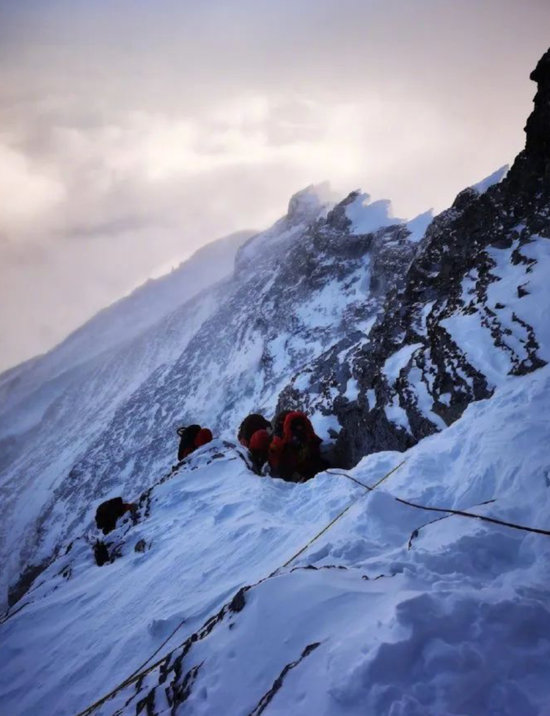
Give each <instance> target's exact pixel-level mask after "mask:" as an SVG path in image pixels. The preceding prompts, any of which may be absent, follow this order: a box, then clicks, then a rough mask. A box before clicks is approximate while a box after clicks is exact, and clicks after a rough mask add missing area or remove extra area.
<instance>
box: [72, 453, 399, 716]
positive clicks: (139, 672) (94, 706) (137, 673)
mask: <svg viewBox="0 0 550 716" xmlns="http://www.w3.org/2000/svg"><path fill="white" fill-rule="evenodd" d="M405 462H407V461H406V460H403V462H401V463H399V465H397V466H396V467H394V468H393V469H392V470H390V471H389V472H388V473H387V474H386V475H384V477H381V478H380V480H378V482H376V483H375V484H374V485H373V486H372V487H370V486H369V485H365V483H363V482H360V481H359V480H356V479H355V478H353V477H351V475H347V474H346V473H343V472H342V473H333V474H340V475H344V477H348V478H349V479H350V480H353V481H354V482H356V483H357V484H359V485H361V486H362V487H364V488H366V489H367V490H368V491H369V492H371V491H372V490H374V489H376V488H377V487H378V486H379V485H381V484H382V483H383V482H384V480H387V479H388V477H390V476H391V475H393V473H394V472H397V470H399V468H400V467H401V466H402V465H404V464H405ZM327 472H328V473H329V474H331V473H330V470H327ZM361 497H363V495H359V497H357V498H356V499H355V500H353V502H352V503H350V504H349V505H348V506H347V507H346V508H344V509H343V510H342V512H340V514H338V515H336V517H335V518H334V519H333V520H331V521H330V522H329V523H328V525H326V527H323V529H322V530H321V531H320V532H319V533H318V534H316V535H315V537H312V538H311V539H310V540H309V542H308V543H307V544H306V545H305V547H302V549H301V550H300V551H299V552H296V554H295V555H294V556H293V557H291V558H290V559H289V560H288V561H287V562H285V563H284V564H283V565H282V567H279V568H278V569H276V570H275V572H273V574H275V573H276V572H278V571H279V569H284V568H285V567H288V565H289V564H290V563H291V562H293V561H294V560H295V559H296V557H298V556H299V555H301V554H302V552H305V551H306V549H308V547H310V546H311V545H312V544H313V543H314V542H316V541H317V540H318V539H319V537H321V536H322V535H324V534H325V532H328V530H329V529H330V528H331V527H332V526H333V525H334V524H335V523H336V522H338V520H339V519H341V518H342V517H343V516H344V515H345V514H346V512H347V511H348V510H349V509H351V508H352V507H353V505H355V503H356V502H358V500H360V499H361ZM181 626H183V622H182V623H181V624H180V625H179V626H178V627H176V629H175V630H174V631H173V632H172V634H170V636H169V637H168V639H167V640H166V641H165V642H164V644H166V642H167V641H169V640H170V639H171V638H172V637H173V636H174V634H175V633H176V631H178V629H179V628H180V627H181ZM184 643H185V642H184ZM162 646H163V644H161V646H160V647H158V649H157V650H156V651H155V652H154V653H153V654H152V656H150V657H149V658H148V659H147V661H146V662H144V664H143V665H142V666H141V667H139V668H138V670H137V671H135V672H134V673H133V674H132V675H131V676H129V677H128V678H127V679H125V680H124V681H123V682H122V683H121V684H119V685H118V686H117V687H115V688H114V689H113V690H112V691H110V692H109V693H108V694H105V696H102V697H101V698H100V699H98V701H96V702H94V703H93V704H92V705H91V706H88V708H86V709H84V711H80V712H79V713H78V714H76V716H89V715H90V714H91V713H93V712H94V711H95V710H96V709H97V708H99V707H100V706H102V705H103V704H104V703H105V702H106V701H109V699H111V698H112V697H113V696H115V695H116V694H118V692H119V691H122V689H125V688H126V687H127V686H130V685H131V684H134V683H135V682H136V681H138V680H139V679H140V678H141V677H142V676H146V675H147V674H149V673H150V672H151V671H153V670H154V669H156V668H157V667H158V666H160V665H161V664H162V663H164V662H165V661H166V660H167V659H169V658H170V656H171V655H172V654H173V653H174V652H175V651H176V650H177V649H179V648H180V647H181V646H182V644H179V645H178V646H176V647H174V649H172V650H171V651H169V652H168V654H166V656H163V657H162V659H159V660H158V661H155V663H154V664H151V666H148V667H147V669H143V666H144V665H145V664H147V663H148V662H149V661H151V659H152V658H153V656H155V654H157V653H158V652H159V650H160V649H161V648H162ZM142 669H143V670H142Z"/></svg>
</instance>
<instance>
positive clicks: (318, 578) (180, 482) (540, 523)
mask: <svg viewBox="0 0 550 716" xmlns="http://www.w3.org/2000/svg"><path fill="white" fill-rule="evenodd" d="M549 405H550V368H549V367H546V368H543V369H541V370H539V371H536V372H535V373H533V374H531V375H528V376H523V377H509V378H507V379H506V380H505V381H504V382H503V383H502V385H500V387H499V388H497V390H496V392H495V394H494V396H493V397H492V398H491V399H489V400H485V401H480V402H478V403H475V404H472V405H471V406H470V407H469V408H468V409H467V410H466V411H465V413H464V415H463V416H462V418H460V419H459V420H458V421H456V422H455V423H454V424H453V426H452V427H450V428H448V429H447V430H445V431H444V432H442V433H439V434H436V435H433V436H431V437H429V438H426V439H425V440H423V441H422V442H421V443H420V444H418V445H417V446H415V447H413V448H412V449H410V450H409V451H408V452H406V453H405V454H404V455H403V454H401V453H395V452H383V453H377V454H374V455H371V456H369V457H367V458H365V459H364V460H363V461H362V462H361V463H360V464H359V465H358V466H357V467H356V468H355V469H354V470H352V471H351V472H349V473H348V474H349V475H351V476H352V477H354V478H355V479H356V480H359V481H360V482H363V483H364V484H367V485H374V484H376V482H377V481H378V480H379V479H380V478H381V477H383V476H385V475H387V474H388V472H389V471H390V470H391V469H393V468H395V467H397V466H398V465H400V464H401V463H402V461H403V460H406V462H405V463H404V464H402V465H401V467H400V468H398V469H397V471H396V472H394V473H393V474H392V475H390V476H389V477H388V479H387V480H385V481H384V482H383V483H382V484H381V485H380V486H379V487H378V488H376V489H375V491H374V492H371V493H368V494H367V492H366V491H365V490H364V488H363V487H361V485H359V484H357V482H353V481H351V480H348V479H346V477H345V476H344V475H341V474H331V473H330V472H329V473H326V474H322V475H320V476H318V477H317V478H316V479H315V480H313V481H310V482H308V483H306V484H304V485H295V484H289V483H285V482H282V481H280V480H274V479H269V478H259V477H257V476H256V475H254V474H253V473H252V472H250V471H249V470H248V468H247V465H246V456H245V455H244V454H243V453H242V452H241V450H240V449H238V448H236V447H232V446H230V445H229V444H227V443H224V442H222V441H216V442H215V443H213V444H211V445H209V446H206V447H205V448H202V449H201V450H199V451H197V452H196V453H195V454H194V455H193V456H191V458H190V459H189V460H188V462H187V463H184V464H183V465H182V466H181V467H180V469H179V470H178V471H176V472H173V473H172V474H169V475H167V476H166V478H165V479H164V480H163V481H161V482H159V484H158V485H157V486H155V487H154V488H153V489H151V490H149V491H148V492H147V493H146V494H144V495H143V497H142V500H141V502H140V510H139V521H138V522H137V524H135V525H132V523H131V521H130V520H129V519H128V518H126V519H125V520H124V521H123V522H122V523H121V524H120V526H119V528H118V529H117V530H116V531H115V532H114V533H111V534H110V535H109V536H108V537H107V538H106V541H107V542H109V543H110V548H111V550H112V551H113V552H116V553H118V554H119V557H118V558H117V559H116V560H115V561H114V563H112V564H108V565H105V566H103V567H97V566H96V565H95V562H94V559H93V556H92V544H91V542H92V539H93V534H92V533H89V534H87V535H86V534H84V535H82V536H80V537H78V538H77V539H76V540H75V541H74V542H73V543H72V545H71V546H70V548H68V546H67V545H66V547H67V549H64V550H63V552H61V553H60V556H59V557H58V558H57V560H56V561H55V562H54V563H53V564H51V565H50V567H49V568H48V569H47V570H46V571H45V572H44V573H43V574H42V575H41V576H40V577H39V578H38V580H37V581H36V583H35V585H34V587H33V588H32V590H31V591H29V592H28V593H27V594H26V595H25V596H24V597H23V599H22V600H21V602H20V603H19V604H18V605H16V607H14V608H13V610H12V611H11V612H10V613H9V614H8V618H7V619H6V620H5V621H4V623H3V624H2V625H1V626H0V632H1V633H0V637H1V638H0V666H1V668H0V693H1V695H2V703H3V706H4V708H5V709H6V712H7V713H10V715H13V716H50V715H51V714H54V713H55V714H56V716H74V714H76V713H77V712H79V711H80V710H82V709H85V708H86V707H87V706H89V705H90V704H91V703H93V702H94V701H96V699H98V698H100V697H101V696H103V695H104V694H107V693H108V692H110V691H111V689H113V688H115V687H116V686H117V685H118V684H120V683H122V682H123V681H124V680H125V679H126V678H127V677H128V676H130V675H131V674H132V673H133V672H134V671H135V670H137V669H139V667H140V666H141V665H142V664H143V663H144V662H146V660H149V661H147V666H152V665H153V664H154V663H155V662H156V661H157V660H159V659H160V660H162V663H161V664H160V665H159V666H157V667H156V668H153V669H152V670H151V671H150V672H149V673H147V674H146V675H144V676H143V678H136V679H135V680H134V681H133V682H132V683H131V684H130V685H128V686H127V687H126V688H124V689H122V690H121V691H120V692H117V694H116V695H115V697H114V698H113V699H110V700H108V701H107V702H106V703H104V704H103V705H102V706H100V707H99V708H98V709H96V710H95V711H94V713H95V714H97V715H98V716H112V714H114V713H117V714H121V715H122V714H127V715H128V716H130V715H131V714H135V713H142V712H144V710H146V712H147V714H149V715H150V716H157V715H158V716H161V714H167V713H171V714H173V715H174V716H185V715H186V714H194V715H198V714H204V715H205V716H206V715H210V714H221V713H224V714H229V715H230V716H233V715H236V714H260V713H262V712H263V710H264V708H265V709H266V713H280V714H290V713H292V714H293V715H296V716H300V715H301V714H303V716H310V714H312V713H315V714H331V716H340V715H341V716H344V715H346V716H349V715H352V716H354V715H357V716H363V715H364V714H365V713H373V714H381V715H385V714H388V715H390V714H391V715H392V716H393V715H394V714H403V715H405V714H406V715H407V716H413V715H415V716H451V715H452V716H469V714H473V713H476V714H495V715H496V714H498V716H518V714H521V716H546V714H547V713H548V707H549V705H550V687H549V684H550V666H549V664H550V609H549V607H548V604H549V590H548V583H549V578H550V568H549V565H550V559H549V558H550V538H549V537H548V536H545V535H539V534H533V533H529V532H523V531H519V530H513V529H509V528H505V527H503V526H499V525H495V524H488V523H484V522H480V521H479V520H475V519H467V518H464V517H459V516H446V515H445V514H440V513H435V514H434V513H432V512H425V511H423V510H419V509H415V508H412V507H410V506H408V505H405V504H403V503H399V502H397V501H396V500H395V499H394V498H395V497H396V496H398V497H401V498H405V499H407V500H409V501H412V502H414V503H416V504H420V505H425V506H431V507H443V508H445V507H447V508H454V509H459V510H466V511H470V512H473V513H476V514H480V515H485V516H489V517H494V518H497V519H500V520H504V521H507V522H514V523H519V524H521V525H526V526H533V527H539V528H547V527H548V524H549V521H550V490H549V484H550V461H549V458H548V450H547V445H548V443H549V440H550V419H548V406H549ZM335 472H338V471H335ZM488 500H491V501H492V502H491V503H487V501H488ZM482 503H483V504H482ZM345 508H349V509H348V510H347V511H346V512H345V514H344V515H343V516H342V517H341V519H340V520H339V521H338V522H336V523H335V525H334V526H333V527H332V528H331V529H329V530H328V531H327V532H325V533H324V534H322V535H321V536H320V537H319V538H318V539H317V540H316V541H315V542H314V543H313V544H311V545H310V546H309V547H308V548H307V549H306V550H305V551H304V552H302V553H301V554H299V555H298V557H296V558H295V559H294V560H293V561H292V562H291V563H290V565H289V566H288V567H282V565H284V564H285V563H286V562H287V561H288V560H289V559H291V557H292V556H293V555H295V554H296V553H297V552H299V550H300V549H301V548H302V547H304V546H305V545H307V544H308V542H309V540H310V539H311V538H312V537H313V536H315V535H317V534H318V533H319V532H320V531H321V530H322V529H323V528H324V527H325V526H326V525H327V524H328V523H329V522H330V521H331V520H333V519H334V518H335V517H336V516H337V515H339V514H341V513H342V512H343V510H345ZM438 518H443V519H438ZM178 625H180V627H179V629H177V631H176V632H175V633H174V630H176V628H177V627H178ZM171 634H172V636H170V635H171ZM163 642H166V643H164V644H163ZM179 645H181V646H179ZM159 647H160V651H158V652H157V650H158V649H159ZM153 655H154V656H153ZM150 657H152V658H151V659H150ZM163 657H166V658H165V659H164V660H163Z"/></svg>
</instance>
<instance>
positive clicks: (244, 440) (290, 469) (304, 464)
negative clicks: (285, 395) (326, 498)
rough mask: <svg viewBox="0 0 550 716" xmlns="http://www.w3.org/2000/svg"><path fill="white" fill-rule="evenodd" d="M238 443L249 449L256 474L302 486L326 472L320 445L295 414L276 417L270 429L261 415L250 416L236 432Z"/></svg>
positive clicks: (309, 426)
mask: <svg viewBox="0 0 550 716" xmlns="http://www.w3.org/2000/svg"><path fill="white" fill-rule="evenodd" d="M238 438H239V442H240V443H241V445H243V446H244V447H247V448H248V451H249V453H250V458H251V460H252V463H253V465H254V468H255V469H256V471H257V472H261V471H264V470H265V469H266V468H265V466H267V474H270V475H271V476H272V477H280V478H281V479H283V480H286V481H288V482H305V481H306V480H309V479H311V478H312V477H314V476H315V475H316V474H317V473H318V472H321V471H322V470H324V469H326V468H327V467H328V463H327V462H326V461H325V460H324V459H323V458H322V456H321V443H322V440H321V438H319V437H318V436H317V435H316V434H315V431H314V430H313V426H312V424H311V421H310V420H309V418H308V417H307V416H306V415H305V414H304V413H302V412H300V411H297V410H285V411H283V412H282V413H279V414H278V415H277V416H276V417H275V419H274V421H273V425H271V423H270V422H269V421H268V420H266V419H265V418H264V417H263V415H258V414H257V413H253V414H252V415H249V416H248V417H246V418H245V419H244V420H243V422H242V424H241V427H240V428H239V435H238Z"/></svg>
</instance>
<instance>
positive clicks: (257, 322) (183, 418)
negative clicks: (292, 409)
mask: <svg viewBox="0 0 550 716" xmlns="http://www.w3.org/2000/svg"><path fill="white" fill-rule="evenodd" d="M347 201H349V199H348V200H347ZM345 206H346V202H342V203H341V204H340V205H338V206H336V207H335V208H333V209H331V208H330V204H329V203H327V190H326V187H325V188H323V187H309V188H308V189H306V190H304V192H300V193H299V194H298V195H296V196H295V197H293V198H292V199H291V201H290V204H289V212H288V214H287V216H285V217H283V218H282V219H281V220H280V221H278V222H277V223H276V224H275V225H274V226H273V227H272V228H271V229H269V230H268V231H266V232H263V233H262V234H259V235H257V236H255V237H253V238H252V239H250V240H249V241H248V242H247V243H246V244H245V245H244V246H243V247H242V248H241V249H240V250H239V252H238V255H237V258H236V269H235V273H234V275H233V276H232V277H231V278H228V279H226V280H225V281H223V282H222V283H219V284H217V285H215V286H214V287H212V288H211V289H209V290H207V291H205V292H202V293H201V294H199V295H197V296H195V297H194V298H192V299H191V300H188V301H184V303H183V304H182V305H181V306H180V307H179V308H177V307H176V309H175V310H174V311H172V313H171V314H170V315H169V316H167V317H166V318H163V319H162V320H161V321H159V322H157V323H156V324H155V325H153V326H152V327H150V328H148V329H147V330H145V331H142V332H141V333H139V334H138V335H137V336H135V337H133V338H132V339H131V340H126V341H125V342H123V344H122V345H121V346H115V347H112V348H111V350H108V351H104V352H103V353H102V354H100V355H96V356H95V358H93V359H92V360H88V362H87V363H84V364H80V365H77V364H75V362H74V361H73V362H70V361H69V365H66V364H65V363H64V362H63V356H64V355H65V353H64V351H66V350H69V348H71V346H73V348H74V346H79V347H80V348H79V350H80V353H79V356H80V355H81V354H82V353H85V352H86V351H85V350H84V348H85V347H86V346H89V345H96V344H97V345H101V343H102V341H103V340H105V343H106V344H109V340H110V339H109V336H111V335H112V334H113V332H115V333H116V327H117V326H118V325H119V323H120V320H122V319H123V317H124V310H125V306H126V308H129V309H132V310H130V311H129V317H130V321H131V320H132V319H133V318H134V314H135V316H138V315H139V306H142V305H143V304H148V303H151V304H154V305H156V304H157V303H158V304H159V305H160V304H163V303H164V301H165V300H167V296H174V295H178V294H177V291H176V290H175V289H173V288H170V289H167V288H166V282H167V281H170V282H172V283H174V282H175V284H177V283H178V281H179V279H178V277H177V276H175V277H174V276H170V277H167V278H165V279H163V280H162V281H161V282H160V283H159V282H154V283H152V284H149V285H148V286H146V287H145V288H144V289H143V290H142V292H143V293H144V296H145V298H143V299H142V298H140V296H141V293H140V292H137V293H136V294H135V295H134V296H133V297H130V298H129V299H127V300H126V303H125V302H122V303H121V304H118V305H117V306H115V307H113V309H109V310H108V311H106V312H104V314H102V315H100V316H98V317H97V318H96V319H95V320H94V321H93V322H91V323H90V324H89V325H88V326H86V327H84V328H83V329H81V331H80V332H78V334H76V335H75V336H74V337H71V338H70V339H68V341H67V342H66V345H67V346H69V348H66V346H61V347H60V348H59V349H58V353H56V354H52V355H48V356H46V357H45V358H44V359H42V360H41V361H38V363H37V365H36V366H35V367H34V368H33V367H32V366H31V367H30V368H29V369H28V371H27V372H28V375H29V376H30V377H29V381H30V382H31V384H32V385H37V386H38V387H37V388H36V389H35V390H34V392H31V394H30V395H29V396H28V397H26V398H25V401H24V403H23V404H20V405H19V406H17V407H16V408H14V409H13V410H11V411H10V412H8V413H7V414H5V417H4V424H5V425H6V426H12V428H13V426H15V425H17V426H19V429H20V430H21V429H22V427H23V426H25V427H30V425H31V424H32V423H31V418H32V421H33V422H34V424H33V427H32V430H27V432H26V433H25V434H23V435H21V434H20V433H16V434H15V435H14V436H11V437H9V438H6V439H5V440H4V444H5V445H6V447H7V448H8V449H7V450H6V451H5V452H4V457H3V461H4V464H3V467H4V475H3V478H2V485H3V490H4V493H5V495H6V497H5V500H4V501H3V504H2V511H3V517H2V520H1V522H0V524H2V548H1V549H0V554H4V555H6V559H7V562H8V568H7V569H6V570H5V571H4V574H3V580H10V579H11V580H13V579H14V578H15V577H16V576H17V574H18V573H19V571H20V570H21V567H22V565H23V564H25V563H29V562H32V563H34V564H36V563H41V562H42V561H43V560H44V559H46V558H47V557H48V556H49V555H50V554H51V553H52V552H53V551H54V550H55V548H56V545H57V544H58V542H59V540H60V539H62V538H65V537H67V536H68V535H70V534H74V533H77V532H78V531H80V529H81V523H82V520H83V519H88V518H89V513H88V511H89V508H90V505H92V504H96V503H97V500H98V499H100V498H106V497H109V496H112V495H116V494H120V493H121V492H122V493H124V494H126V495H128V496H129V497H131V496H132V495H136V494H138V493H139V492H140V491H141V490H143V489H145V488H146V487H147V486H149V485H150V484H151V482H152V481H153V480H154V476H155V475H158V474H159V472H160V473H161V472H162V471H164V470H166V469H167V468H168V467H169V466H170V464H171V462H172V460H173V456H174V453H175V451H176V448H177V437H176V434H175V428H176V427H177V425H179V424H182V423H186V422H197V421H199V422H201V423H203V424H207V425H209V427H211V428H212V429H213V430H214V432H215V434H217V435H222V436H233V435H234V434H235V432H236V430H237V427H238V425H239V423H240V421H241V420H242V419H243V417H244V416H245V415H247V413H248V412H251V411H252V410H258V409H260V410H264V411H266V413H268V414H271V413H272V412H273V411H274V409H275V405H276V403H277V400H278V395H279V393H280V391H281V389H282V388H283V387H284V386H285V385H286V383H287V382H288V379H289V377H290V376H291V375H292V374H293V373H294V372H296V371H297V370H299V369H300V368H302V367H303V366H304V365H307V364H309V363H310V362H311V361H312V360H314V359H315V358H316V357H318V356H319V355H321V354H322V353H324V352H325V351H327V350H328V349H329V348H330V347H331V346H333V345H334V344H336V343H338V342H339V341H340V340H342V339H343V338H344V337H346V336H347V335H348V334H349V333H350V332H352V333H354V332H357V331H362V330H365V329H366V327H367V326H368V325H370V322H372V317H373V316H374V314H375V313H376V311H377V310H378V307H379V305H380V301H381V299H382V297H383V294H384V292H385V290H386V287H387V285H389V283H392V284H393V283H394V282H395V281H396V280H397V278H398V276H400V275H402V273H403V271H404V270H405V268H406V264H407V263H408V262H410V260H411V258H412V255H413V253H414V250H415V247H414V246H413V244H412V243H411V242H409V241H408V236H409V231H408V230H407V228H406V227H405V226H401V225H395V226H391V227H387V228H383V229H381V230H380V231H378V232H377V233H376V234H360V235H357V234H355V233H353V232H352V231H351V228H352V227H351V224H350V222H349V219H347V218H346V216H345ZM391 246H399V247H400V260H399V261H396V262H394V263H392V264H391V265H389V266H388V267H387V270H386V271H385V273H384V270H383V269H382V268H381V266H382V260H381V257H383V255H384V253H385V252H387V251H388V250H389V249H388V247H391ZM190 270H196V266H195V267H194V268H193V267H191V269H190ZM182 271H184V268H182V269H180V272H182ZM176 273H177V272H176ZM156 289H159V290H160V291H161V295H160V297H157V296H156V293H155V290H156ZM136 306H137V307H136ZM134 308H135V310H134ZM73 348H71V350H70V355H73V353H74V350H73ZM95 350H96V353H97V347H96V348H95ZM71 351H72V352H71ZM54 353H55V352H54ZM69 366H70V367H69ZM33 371H34V372H33ZM35 374H36V375H35ZM43 374H46V375H47V376H48V380H46V381H45V382H44V383H41V382H40V376H41V375H43ZM33 376H35V377H34V378H33ZM25 380H26V379H25ZM10 386H11V391H12V396H13V395H16V394H19V395H20V394H21V391H23V390H29V389H28V388H27V387H26V384H25V383H24V381H23V377H20V383H19V386H17V385H15V384H14V383H13V382H12V383H11V384H10ZM27 408H28V409H27ZM32 411H34V412H32ZM25 421H28V422H27V423H25ZM329 422H330V421H327V419H326V416H324V417H323V423H324V425H325V427H324V429H323V434H327V435H328V433H329V427H330V428H331V430H332V433H334V434H335V430H336V431H337V430H338V429H339V426H338V424H337V423H334V422H332V423H330V424H329ZM320 428H321V426H320ZM7 429H9V428H7ZM34 446H40V449H39V450H35V449H33V448H34ZM29 492H32V500H29V499H28V494H29ZM86 515H88V517H86ZM8 555H9V557H8ZM4 584H5V581H4Z"/></svg>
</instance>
